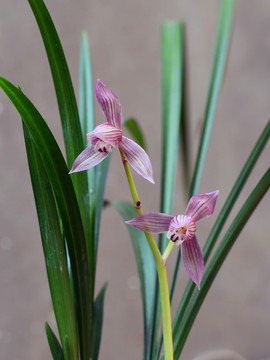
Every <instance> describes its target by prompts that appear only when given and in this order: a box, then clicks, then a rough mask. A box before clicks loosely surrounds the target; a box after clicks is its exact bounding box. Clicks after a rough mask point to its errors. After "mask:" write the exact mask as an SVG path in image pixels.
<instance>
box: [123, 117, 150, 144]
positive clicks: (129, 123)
mask: <svg viewBox="0 0 270 360" xmlns="http://www.w3.org/2000/svg"><path fill="white" fill-rule="evenodd" d="M123 127H126V128H127V129H128V131H129V132H130V134H131V135H132V136H133V138H134V140H135V141H136V143H137V144H139V145H140V146H141V147H142V148H143V149H144V150H145V151H146V143H145V140H144V136H143V133H142V130H141V128H140V126H139V124H138V122H137V120H136V119H133V118H129V119H126V120H125V121H124V122H123Z"/></svg>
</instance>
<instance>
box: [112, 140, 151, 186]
mask: <svg viewBox="0 0 270 360" xmlns="http://www.w3.org/2000/svg"><path fill="white" fill-rule="evenodd" d="M119 148H120V149H121V150H122V151H123V153H124V155H125V157H126V158H127V161H128V162H129V164H130V166H132V167H133V169H134V170H135V171H136V172H137V173H138V174H139V175H141V176H142V177H144V178H145V179H147V180H148V181H150V182H151V183H153V184H154V183H155V182H154V179H153V169H152V164H151V161H150V159H149V157H148V155H147V154H146V152H145V151H144V150H143V148H141V147H140V146H139V145H138V144H136V143H135V142H134V141H132V140H130V139H128V138H127V137H125V136H123V137H122V142H121V143H120V144H119Z"/></svg>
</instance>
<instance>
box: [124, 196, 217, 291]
mask: <svg viewBox="0 0 270 360" xmlns="http://www.w3.org/2000/svg"><path fill="white" fill-rule="evenodd" d="M217 197H218V191H213V192H210V193H206V194H199V195H195V196H192V198H191V199H190V200H189V203H188V206H187V209H186V212H185V215H178V216H171V215H166V214H162V213H158V212H152V213H146V214H142V215H138V216H136V217H135V218H133V219H131V220H129V221H126V223H127V224H129V225H132V226H134V227H135V228H137V229H139V230H142V231H145V232H149V233H153V234H159V233H163V232H167V238H168V239H170V240H171V241H173V242H174V243H175V244H176V245H181V253H182V259H183V264H184V267H185V269H186V271H187V273H188V275H189V277H190V278H191V279H192V280H193V281H194V282H195V283H196V285H197V286H198V288H199V289H200V284H201V280H202V277H203V273H204V259H203V253H202V250H201V248H200V245H199V244H198V240H197V238H196V236H195V231H196V222H198V221H200V220H203V219H204V218H206V217H207V216H210V215H212V214H213V212H214V209H215V205H216V201H217Z"/></svg>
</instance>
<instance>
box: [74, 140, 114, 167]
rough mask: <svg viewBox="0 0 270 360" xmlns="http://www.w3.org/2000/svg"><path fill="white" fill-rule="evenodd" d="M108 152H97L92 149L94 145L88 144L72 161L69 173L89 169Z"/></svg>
mask: <svg viewBox="0 0 270 360" xmlns="http://www.w3.org/2000/svg"><path fill="white" fill-rule="evenodd" d="M108 155H109V153H107V152H99V151H95V150H94V146H93V145H90V146H88V147H87V148H86V149H84V150H83V152H81V153H80V155H79V156H78V157H77V159H76V160H75V161H74V163H73V165H72V169H71V170H70V172H69V173H70V174H71V173H74V172H78V171H83V170H87V169H90V168H91V167H94V166H96V165H97V164H99V163H100V162H101V161H102V160H103V159H105V157H107V156H108Z"/></svg>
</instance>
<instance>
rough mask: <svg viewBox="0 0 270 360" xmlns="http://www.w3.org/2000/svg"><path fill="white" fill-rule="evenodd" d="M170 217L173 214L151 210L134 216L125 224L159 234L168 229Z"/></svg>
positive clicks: (171, 217)
mask: <svg viewBox="0 0 270 360" xmlns="http://www.w3.org/2000/svg"><path fill="white" fill-rule="evenodd" d="M172 219H173V216H171V215H166V214H162V213H159V212H151V213H146V214H142V215H138V216H136V217H135V218H133V219H131V220H129V221H126V224H128V225H131V226H133V227H135V228H136V229H139V230H142V231H145V232H149V233H153V234H160V233H163V232H166V231H168V229H169V225H170V222H171V220H172Z"/></svg>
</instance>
